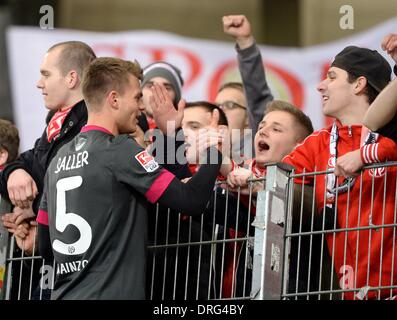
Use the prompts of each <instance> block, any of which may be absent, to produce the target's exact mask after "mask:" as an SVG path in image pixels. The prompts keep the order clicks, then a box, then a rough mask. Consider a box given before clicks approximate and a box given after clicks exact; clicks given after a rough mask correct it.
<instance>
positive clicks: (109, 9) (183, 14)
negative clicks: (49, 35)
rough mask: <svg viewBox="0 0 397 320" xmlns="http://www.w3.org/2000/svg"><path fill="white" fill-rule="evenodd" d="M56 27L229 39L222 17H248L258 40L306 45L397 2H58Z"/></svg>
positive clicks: (378, 15)
mask: <svg viewBox="0 0 397 320" xmlns="http://www.w3.org/2000/svg"><path fill="white" fill-rule="evenodd" d="M346 4H348V5H351V6H352V7H353V9H354V29H353V30H343V29H341V28H340V27H339V20H340V18H341V17H342V15H341V14H340V13H339V8H340V7H341V6H342V5H346ZM58 9H59V10H58V18H57V20H56V26H57V27H63V28H74V29H82V30H95V31H115V30H134V29H160V30H164V31H169V32H174V33H177V34H180V35H185V36H190V37H197V38H207V39H214V40H223V41H225V40H230V41H231V39H229V38H228V37H226V36H225V35H224V34H223V31H222V25H221V17H222V16H223V15H226V14H239V13H243V14H245V15H247V16H248V17H249V19H250V21H251V22H252V26H253V30H254V34H255V37H256V39H257V41H258V42H259V43H266V44H271V45H278V46H307V45H313V44H318V43H323V42H327V41H331V40H335V39H338V38H341V37H345V36H348V35H351V34H353V33H355V32H359V31H362V30H365V29H367V28H369V27H371V26H374V25H376V24H378V23H380V22H382V21H385V20H386V19H389V18H391V17H393V16H396V15H397V0H376V1H374V0H199V1H195V0H112V1H109V0H84V1H80V0H59V1H58Z"/></svg>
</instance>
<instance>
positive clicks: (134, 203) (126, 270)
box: [37, 126, 174, 299]
mask: <svg viewBox="0 0 397 320" xmlns="http://www.w3.org/2000/svg"><path fill="white" fill-rule="evenodd" d="M173 179H174V176H173V175H172V174H171V173H169V172H168V171H167V170H165V169H163V168H161V167H160V166H159V165H158V164H157V163H156V161H155V160H154V159H153V158H152V157H151V156H150V155H149V154H148V153H147V152H146V151H145V150H144V149H142V148H141V147H140V146H139V145H138V144H137V143H136V142H135V140H134V139H133V138H131V137H129V136H127V135H121V136H117V137H114V136H113V135H112V134H111V133H110V132H108V131H106V129H103V128H101V127H95V126H86V127H85V128H83V130H82V132H81V133H80V134H79V135H77V136H76V137H75V138H74V140H72V141H71V142H70V143H68V144H67V145H65V146H63V147H62V148H61V149H60V150H59V151H58V153H57V155H56V156H55V157H54V159H53V160H52V161H51V163H50V166H49V168H48V170H47V174H46V177H45V187H44V194H43V198H42V202H41V208H40V209H41V210H40V212H39V215H38V219H37V221H38V222H39V223H41V224H44V225H45V224H48V226H49V233H50V240H51V246H52V250H53V253H54V258H55V262H56V265H55V270H54V271H55V279H56V280H55V287H54V291H53V294H52V298H53V299H144V298H145V276H144V274H145V267H146V266H145V261H146V259H145V255H146V232H147V231H146V229H147V226H146V203H147V200H149V201H150V202H152V203H154V202H156V201H157V200H158V199H159V198H160V197H161V195H162V194H163V192H164V191H165V190H166V188H167V187H168V186H169V184H170V183H171V181H172V180H173Z"/></svg>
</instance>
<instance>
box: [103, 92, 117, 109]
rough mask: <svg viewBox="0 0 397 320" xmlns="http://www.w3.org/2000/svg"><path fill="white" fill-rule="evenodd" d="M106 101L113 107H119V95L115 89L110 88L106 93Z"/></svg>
mask: <svg viewBox="0 0 397 320" xmlns="http://www.w3.org/2000/svg"><path fill="white" fill-rule="evenodd" d="M106 101H107V103H108V104H109V106H111V107H112V108H114V109H118V108H119V95H118V94H117V92H116V91H114V90H112V91H110V92H109V93H108V95H107V97H106Z"/></svg>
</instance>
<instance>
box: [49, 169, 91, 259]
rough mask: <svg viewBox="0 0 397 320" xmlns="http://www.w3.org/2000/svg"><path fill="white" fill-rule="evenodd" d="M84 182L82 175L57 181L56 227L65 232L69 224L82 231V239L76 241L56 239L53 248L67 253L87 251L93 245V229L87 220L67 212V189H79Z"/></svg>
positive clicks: (76, 253)
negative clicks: (69, 241)
mask: <svg viewBox="0 0 397 320" xmlns="http://www.w3.org/2000/svg"><path fill="white" fill-rule="evenodd" d="M82 183H83V178H82V177H81V176H74V177H68V178H63V179H61V180H59V181H58V182H57V202H56V218H55V228H56V229H57V230H58V231H59V232H64V231H65V229H66V227H67V226H68V225H70V224H71V225H73V226H75V227H76V228H77V229H78V230H79V231H80V239H79V240H77V241H76V242H74V243H70V244H68V243H63V242H62V241H59V240H54V242H53V243H52V248H53V249H54V250H55V251H57V252H59V253H62V254H65V255H78V254H82V253H84V252H86V251H87V250H88V248H89V247H90V245H91V240H92V231H91V227H90V225H89V224H88V222H87V221H86V220H84V219H83V218H82V217H80V216H79V215H77V214H75V213H71V212H66V191H69V190H73V189H77V188H78V187H80V186H81V184H82Z"/></svg>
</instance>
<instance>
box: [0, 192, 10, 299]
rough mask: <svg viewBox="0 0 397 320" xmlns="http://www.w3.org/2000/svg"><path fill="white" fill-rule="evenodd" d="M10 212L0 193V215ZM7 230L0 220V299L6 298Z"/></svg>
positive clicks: (8, 204)
mask: <svg viewBox="0 0 397 320" xmlns="http://www.w3.org/2000/svg"><path fill="white" fill-rule="evenodd" d="M7 212H11V204H10V203H9V202H8V201H6V200H5V199H4V198H3V197H2V196H1V195H0V215H3V214H4V213H7ZM9 240H10V235H9V233H8V230H7V229H6V228H4V226H3V223H2V222H0V300H4V299H6V298H7V297H6V289H7V286H6V283H7V274H6V271H7V253H8V244H9V243H10V241H9Z"/></svg>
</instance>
